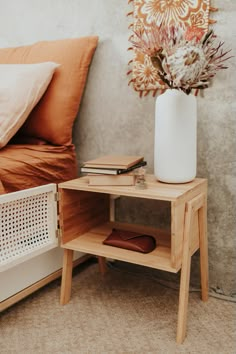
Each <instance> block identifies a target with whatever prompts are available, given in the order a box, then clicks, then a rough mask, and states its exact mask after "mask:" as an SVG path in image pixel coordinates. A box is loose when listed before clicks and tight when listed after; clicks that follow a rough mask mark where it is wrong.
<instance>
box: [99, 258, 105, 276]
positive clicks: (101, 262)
mask: <svg viewBox="0 0 236 354" xmlns="http://www.w3.org/2000/svg"><path fill="white" fill-rule="evenodd" d="M98 266H99V271H100V273H101V274H102V275H104V274H105V273H106V272H107V264H106V258H105V257H101V256H98Z"/></svg>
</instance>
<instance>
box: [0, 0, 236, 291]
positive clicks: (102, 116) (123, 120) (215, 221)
mask: <svg viewBox="0 0 236 354" xmlns="http://www.w3.org/2000/svg"><path fill="white" fill-rule="evenodd" d="M212 5H213V6H217V7H219V12H218V13H216V14H214V16H213V17H214V18H215V19H216V20H217V24H215V25H214V28H215V30H216V32H217V33H218V35H219V36H220V37H221V38H222V39H224V40H225V42H226V43H227V44H228V47H232V48H233V53H234V54H235V55H236V47H235V43H236V38H235V37H236V25H235V23H236V22H235V18H236V1H234V0H228V1H226V0H215V1H212ZM128 11H130V6H128V5H127V0H87V1H85V0H41V1H38V0H37V1H36V0H21V1H13V0H8V1H6V0H0V46H1V47H4V46H17V45H22V44H30V43H33V42H35V41H38V40H44V39H47V40H49V39H59V38H68V37H77V36H84V35H91V34H97V35H99V37H100V42H99V46H98V48H97V51H96V54H95V56H94V60H93V63H92V67H91V70H90V73H89V78H88V83H87V86H86V90H85V94H84V97H83V101H82V104H81V108H80V112H79V114H78V117H77V120H76V122H75V126H74V142H75V144H76V149H77V156H78V161H79V163H81V162H82V161H84V160H87V159H90V158H94V157H96V156H97V155H103V154H108V153H109V154H110V153H120V154H142V155H144V156H145V159H146V160H147V162H148V171H149V172H153V132H154V104H155V100H154V98H153V97H152V96H151V95H150V96H147V97H146V98H143V99H140V98H139V97H138V95H137V94H136V93H135V92H134V91H133V90H132V88H130V87H128V86H127V83H128V79H127V77H126V71H127V70H128V66H127V62H128V60H129V59H130V58H131V53H129V52H127V47H128V41H127V39H128V36H129V30H128V29H127V28H128V24H129V20H128V19H127V17H126V13H127V12H128ZM235 73H236V64H235V58H234V59H233V60H231V65H230V69H229V70H227V71H225V72H221V73H219V74H218V76H217V78H215V80H214V85H213V86H212V88H209V89H208V90H206V91H205V93H204V97H203V98H202V97H199V98H198V170H197V171H198V176H199V177H207V178H208V180H209V198H208V221H209V222H208V235H209V264H210V285H211V286H213V287H216V286H218V287H219V288H220V289H222V291H223V292H224V293H226V294H232V293H233V292H236V289H235V269H236V259H235V258H236V257H235V237H236V220H235V219H236V212H235V204H236V200H235V199H236V158H235V156H236V138H235V135H236V129H235V128H236V125H235V121H236V116H235V108H236V103H235V99H236V95H235V81H236V74H235ZM129 203H130V204H132V212H131V214H128V213H127V208H125V202H124V200H121V201H119V203H118V207H119V208H118V209H117V217H119V218H122V219H126V220H129V219H135V220H137V219H138V218H139V217H141V214H143V222H146V223H149V222H150V223H153V224H155V223H156V220H159V221H161V223H162V224H164V225H166V223H167V221H168V219H169V205H166V204H164V205H162V204H158V208H157V207H156V206H155V205H153V204H152V203H149V205H147V204H145V203H142V204H141V208H140V207H138V206H137V205H136V204H135V201H134V202H133V201H129ZM197 269H198V256H194V259H193V273H192V274H193V279H194V280H196V282H197V277H196V275H197V274H198V272H197Z"/></svg>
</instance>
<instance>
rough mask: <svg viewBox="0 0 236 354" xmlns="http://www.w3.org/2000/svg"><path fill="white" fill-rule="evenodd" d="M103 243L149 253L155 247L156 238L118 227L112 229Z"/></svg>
mask: <svg viewBox="0 0 236 354" xmlns="http://www.w3.org/2000/svg"><path fill="white" fill-rule="evenodd" d="M103 243H104V244H105V245H109V246H115V247H120V248H125V249H127V250H131V251H136V252H142V253H149V252H151V251H153V250H154V248H155V247H156V239H155V238H154V237H153V236H150V235H144V234H141V233H137V232H133V231H125V230H120V229H112V232H111V234H110V235H109V236H108V237H107V238H106V239H105V240H104V241H103Z"/></svg>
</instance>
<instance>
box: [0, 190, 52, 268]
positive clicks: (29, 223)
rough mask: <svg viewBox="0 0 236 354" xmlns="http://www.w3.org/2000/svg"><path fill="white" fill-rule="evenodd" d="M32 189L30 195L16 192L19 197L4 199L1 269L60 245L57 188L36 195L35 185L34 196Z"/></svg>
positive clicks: (1, 205)
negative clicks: (56, 219)
mask: <svg viewBox="0 0 236 354" xmlns="http://www.w3.org/2000/svg"><path fill="white" fill-rule="evenodd" d="M41 188H42V187H40V190H41ZM28 191H30V190H28ZM28 191H27V194H29V195H27V196H26V195H25V193H22V192H23V191H22V192H16V193H13V194H15V195H16V196H17V198H16V200H14V199H13V200H10V201H4V200H3V202H2V201H1V200H2V199H3V198H4V196H2V197H1V199H0V268H2V267H3V266H6V265H9V264H12V263H13V264H16V261H17V263H19V261H22V260H25V259H28V258H31V256H32V254H34V255H35V252H37V254H40V253H42V252H44V251H45V248H46V249H50V248H52V247H55V245H56V221H55V200H54V195H55V194H54V191H46V192H42V193H40V192H39V193H38V194H35V188H32V191H34V195H30V193H29V192H28ZM19 193H22V197H21V198H19ZM6 197H7V196H6ZM11 199H12V198H11ZM3 268H4V269H5V268H6V267H3Z"/></svg>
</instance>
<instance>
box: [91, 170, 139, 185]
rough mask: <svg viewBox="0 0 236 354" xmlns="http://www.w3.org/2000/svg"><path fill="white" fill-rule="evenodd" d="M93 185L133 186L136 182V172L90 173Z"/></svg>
mask: <svg viewBox="0 0 236 354" xmlns="http://www.w3.org/2000/svg"><path fill="white" fill-rule="evenodd" d="M88 179H89V184H90V185H91V186H133V185H134V184H135V175H134V173H132V172H130V173H123V174H120V175H115V176H112V175H102V174H100V175H99V174H98V175H97V174H94V175H92V174H91V175H88Z"/></svg>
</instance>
